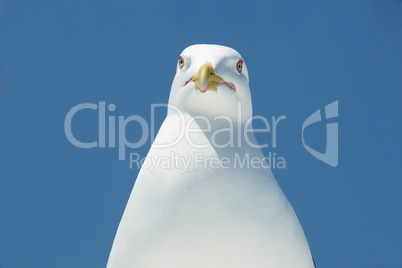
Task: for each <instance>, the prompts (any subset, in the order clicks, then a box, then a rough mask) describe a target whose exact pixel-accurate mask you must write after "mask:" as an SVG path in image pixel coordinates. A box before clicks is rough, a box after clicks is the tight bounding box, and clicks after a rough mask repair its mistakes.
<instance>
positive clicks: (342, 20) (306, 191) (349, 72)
mask: <svg viewBox="0 0 402 268" xmlns="http://www.w3.org/2000/svg"><path fill="white" fill-rule="evenodd" d="M260 2H261V1H224V2H219V3H218V2H217V3H214V4H211V3H209V2H202V1H201V2H200V1H197V2H190V1H175V2H170V1H166V3H163V2H160V3H156V2H154V3H152V4H151V3H150V2H149V1H113V2H112V1H103V0H100V1H85V3H84V1H78V0H72V1H57V3H56V1H46V0H43V1H28V0H27V1H3V2H2V4H1V9H0V85H1V87H0V267H1V268H36V267H43V268H45V267H49V268H53V267H58V268H71V267H105V265H106V261H107V258H108V254H109V251H110V248H111V245H112V241H113V238H114V235H115V232H116V228H117V226H118V223H119V220H120V218H121V216H122V213H123V209H124V207H125V204H126V202H127V199H128V196H129V194H130V191H131V189H132V186H133V184H134V181H135V178H136V176H137V173H138V170H136V169H130V168H129V165H128V162H127V161H119V160H118V151H117V149H113V148H95V149H79V148H77V147H74V146H73V145H72V144H71V143H69V142H68V140H67V139H66V136H65V133H64V119H65V116H66V114H67V112H68V111H69V110H70V109H71V108H72V107H73V106H75V105H77V104H80V103H85V102H89V103H95V104H97V103H99V102H100V101H105V102H106V104H110V103H114V104H115V105H116V107H117V109H116V111H115V112H113V113H112V112H109V114H108V115H116V116H117V115H121V116H125V117H127V116H130V115H133V114H138V115H141V116H143V117H145V118H146V119H149V116H150V105H151V104H153V103H166V102H167V101H168V96H169V91H170V85H171V82H172V80H173V76H174V74H175V68H176V63H177V57H178V56H179V54H180V52H181V51H182V50H183V49H184V48H185V47H187V46H189V45H191V44H196V43H215V44H221V45H227V46H231V47H233V48H235V49H236V50H237V51H239V52H240V53H241V54H242V56H243V57H244V59H245V61H246V63H247V66H248V69H249V73H250V80H251V81H250V86H251V90H252V97H253V105H254V113H255V114H259V115H263V116H265V117H271V116H277V117H278V116H281V115H286V120H285V121H283V122H281V123H280V126H279V129H278V145H277V148H275V149H272V148H271V149H272V151H273V152H275V153H277V155H281V156H283V157H285V158H286V164H287V166H286V169H285V170H274V174H275V176H276V178H277V180H278V182H279V184H280V185H281V187H282V189H283V191H284V192H285V194H286V195H287V197H288V199H289V200H290V202H291V203H292V205H293V207H294V208H295V210H296V212H297V214H298V217H299V219H300V222H301V224H302V226H303V228H304V231H305V233H306V236H307V238H308V241H309V244H310V247H311V250H312V252H313V254H314V257H315V260H316V263H317V267H321V268H322V267H325V268H339V267H344V268H356V267H368V268H370V267H372V268H374V267H381V268H383V267H384V268H386V267H390V268H392V267H402V258H401V256H400V253H401V251H402V228H401V226H402V213H401V205H402V195H401V190H402V181H401V179H402V178H401V174H402V168H401V166H402V165H401V164H400V161H401V157H400V155H401V149H402V148H401V147H402V146H401V134H402V133H401V122H402V120H401V119H402V108H401V100H402V93H401V92H402V49H401V48H402V1H395V0H384V1H378V0H377V1H371V0H356V1H349V0H347V1H346V0H341V1H318V0H317V1H296V0H292V1H290V0H287V1H265V2H264V3H263V4H262V3H260ZM336 100H338V101H339V118H338V119H337V120H338V122H339V166H338V167H336V168H333V167H330V166H329V165H326V164H324V163H323V162H320V161H319V160H317V159H316V158H314V157H313V156H312V155H310V154H309V153H308V152H307V151H306V150H305V149H304V147H303V145H302V141H301V126H302V123H303V121H304V120H305V119H306V118H307V117H308V116H309V115H310V114H312V113H313V112H314V111H316V110H317V109H320V108H321V109H322V108H323V107H324V106H325V105H326V104H329V103H331V102H333V101H336ZM163 114H164V113H163V112H160V114H159V117H158V120H157V124H159V125H160V123H161V122H162V120H163ZM97 120H98V119H97V114H96V112H95V111H89V110H88V111H83V112H82V113H81V115H80V116H77V117H76V120H75V121H74V122H73V130H74V132H75V135H76V136H77V137H78V138H79V139H81V140H83V141H92V140H95V139H96V136H97V131H98V130H97ZM127 133H128V134H127V136H130V139H132V140H135V139H136V137H137V138H138V137H139V134H140V133H139V128H138V125H134V124H133V125H131V126H129V127H128V129H127ZM306 135H307V136H306V142H307V143H308V144H309V145H310V146H311V147H314V148H317V149H319V150H321V151H322V150H323V149H324V143H325V125H324V123H320V124H317V125H315V126H314V127H311V129H310V130H309V131H308V132H306ZM269 138H270V137H269V136H264V135H263V134H260V135H259V136H258V139H259V140H260V141H261V140H264V139H269ZM149 146H150V144H149V143H147V144H146V145H145V146H143V147H142V148H140V149H138V150H131V151H132V152H138V153H140V154H142V155H144V154H146V152H147V151H148V149H149ZM265 153H267V151H265Z"/></svg>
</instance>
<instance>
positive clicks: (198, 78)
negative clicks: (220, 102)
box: [191, 62, 224, 93]
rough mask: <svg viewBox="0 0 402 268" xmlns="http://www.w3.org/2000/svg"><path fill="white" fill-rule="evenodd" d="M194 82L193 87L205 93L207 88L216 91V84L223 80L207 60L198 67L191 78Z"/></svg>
mask: <svg viewBox="0 0 402 268" xmlns="http://www.w3.org/2000/svg"><path fill="white" fill-rule="evenodd" d="M191 79H192V80H193V81H194V83H195V88H196V89H198V90H199V91H201V92H202V93H205V92H206V91H207V90H212V91H216V90H217V86H218V85H219V84H221V83H223V82H224V80H223V79H222V78H221V77H219V76H217V75H216V74H215V70H214V68H213V67H212V65H211V63H209V62H207V63H205V64H204V65H202V66H201V67H200V69H199V70H198V73H197V74H196V75H194V76H193V77H192V78H191Z"/></svg>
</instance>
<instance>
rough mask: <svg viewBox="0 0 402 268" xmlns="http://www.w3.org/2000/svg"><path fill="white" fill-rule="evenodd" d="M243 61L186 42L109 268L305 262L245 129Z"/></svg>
mask: <svg viewBox="0 0 402 268" xmlns="http://www.w3.org/2000/svg"><path fill="white" fill-rule="evenodd" d="M252 116H253V115H252V102H251V94H250V88H249V75H248V70H247V66H246V64H245V61H244V59H243V58H242V57H241V55H240V54H239V53H238V52H237V51H236V50H234V49H232V48H229V47H225V46H219V45H193V46H190V47H188V48H186V49H185V50H184V51H183V52H182V53H181V54H180V56H179V58H178V61H177V68H176V75H175V77H174V80H173V83H172V87H171V92H170V97H169V104H168V113H167V116H166V118H165V120H164V122H163V124H162V126H161V127H160V130H159V132H158V134H157V136H156V138H155V140H154V142H153V144H152V146H151V148H150V150H149V152H148V154H147V156H146V158H145V160H144V162H143V166H142V167H141V170H140V172H139V174H138V177H137V179H136V182H135V185H134V187H133V190H132V192H131V195H130V197H129V200H128V203H127V205H126V208H125V211H124V214H123V216H122V219H121V221H120V224H119V227H118V230H117V233H116V236H115V239H114V242H113V246H112V250H111V253H110V256H109V260H108V264H107V267H108V268H134V267H135V268H159V267H160V268H162V267H163V268H189V267H190V268H206V267H208V268H218V267H219V268H222V267H231V268H246V267H247V268H248V267H253V268H260V267H261V268H263V267H264V268H313V267H315V264H314V261H313V258H312V255H311V252H310V248H309V245H308V242H307V239H306V237H305V234H304V232H303V229H302V227H301V225H300V223H299V220H298V218H297V216H296V214H295V212H294V210H293V208H292V206H291V204H290V203H289V201H288V200H287V198H286V197H285V195H284V194H283V192H282V190H281V188H280V187H279V185H278V183H277V181H276V180H275V178H274V176H273V174H272V172H271V170H270V167H269V166H268V165H267V161H266V158H264V154H263V153H262V151H261V148H260V147H259V146H258V143H257V141H256V139H255V136H254V134H253V128H252V122H251V121H252V120H251V119H252Z"/></svg>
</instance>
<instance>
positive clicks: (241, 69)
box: [236, 60, 243, 73]
mask: <svg viewBox="0 0 402 268" xmlns="http://www.w3.org/2000/svg"><path fill="white" fill-rule="evenodd" d="M236 69H237V71H238V72H239V73H241V72H242V71H243V60H239V61H238V62H237V63H236Z"/></svg>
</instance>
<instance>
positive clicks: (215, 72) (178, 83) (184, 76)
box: [169, 45, 252, 121]
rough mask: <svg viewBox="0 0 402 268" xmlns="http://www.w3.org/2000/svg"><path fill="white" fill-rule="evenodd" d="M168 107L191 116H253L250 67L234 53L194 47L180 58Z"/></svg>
mask: <svg viewBox="0 0 402 268" xmlns="http://www.w3.org/2000/svg"><path fill="white" fill-rule="evenodd" d="M169 104H171V105H174V106H176V107H177V108H179V109H180V110H182V111H183V112H185V113H188V114H190V115H192V116H205V117H208V118H210V119H213V118H214V117H217V116H227V117H229V118H230V119H233V120H235V121H238V120H241V121H245V120H247V119H249V118H250V117H251V116H252V107H251V96H250V88H249V80H248V71H247V66H246V64H245V62H244V60H243V58H242V57H241V55H240V54H239V53H238V52H237V51H236V50H234V49H232V48H229V47H225V46H218V45H193V46H190V47H188V48H186V49H185V50H184V51H183V52H182V53H181V54H180V56H179V59H178V62H177V69H176V75H175V78H174V80H173V84H172V88H171V93H170V97H169Z"/></svg>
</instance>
